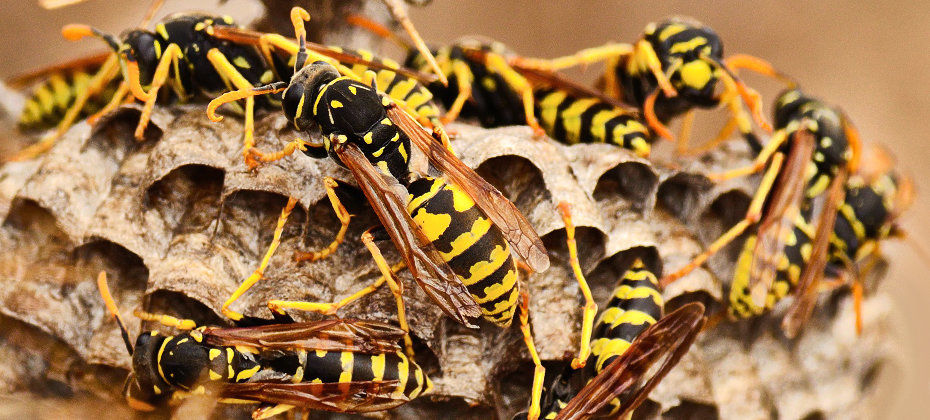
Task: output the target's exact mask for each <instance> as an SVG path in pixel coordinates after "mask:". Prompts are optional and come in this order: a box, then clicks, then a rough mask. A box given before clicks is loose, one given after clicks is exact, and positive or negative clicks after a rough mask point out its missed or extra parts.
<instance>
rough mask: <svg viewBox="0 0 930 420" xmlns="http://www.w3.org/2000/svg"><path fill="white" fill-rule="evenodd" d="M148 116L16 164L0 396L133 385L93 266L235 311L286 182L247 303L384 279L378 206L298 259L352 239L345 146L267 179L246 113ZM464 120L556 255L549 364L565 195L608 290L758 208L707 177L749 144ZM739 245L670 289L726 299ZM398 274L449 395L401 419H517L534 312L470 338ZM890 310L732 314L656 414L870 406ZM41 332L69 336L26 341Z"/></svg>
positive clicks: (372, 313) (441, 391) (878, 300)
mask: <svg viewBox="0 0 930 420" xmlns="http://www.w3.org/2000/svg"><path fill="white" fill-rule="evenodd" d="M137 117H138V110H137V109H135V108H131V107H128V108H122V109H121V110H120V111H118V112H117V113H116V114H115V115H113V116H110V117H108V118H107V119H105V120H103V121H101V122H100V123H99V124H98V125H97V126H96V127H95V128H94V129H93V130H91V129H90V128H89V127H88V126H86V125H84V124H80V125H78V126H76V127H75V128H73V129H72V130H71V131H70V132H69V134H68V135H67V136H66V137H65V138H64V139H63V140H62V141H61V142H60V143H59V144H58V145H57V146H56V147H55V148H54V149H53V150H52V151H51V152H50V153H48V154H47V155H46V156H44V157H42V158H41V159H40V160H39V161H37V162H29V163H23V164H10V165H6V166H4V167H2V168H0V194H2V197H0V210H2V214H0V216H3V217H4V223H3V225H2V227H0V246H2V250H3V252H2V256H0V279H2V280H0V313H2V315H3V318H2V319H3V320H4V322H5V325H4V333H3V338H2V341H0V354H14V355H17V356H16V357H3V358H0V360H2V362H0V363H2V364H3V367H4V369H0V371H2V372H7V373H10V372H16V374H9V375H0V389H4V390H7V391H9V392H27V393H28V392H35V391H36V386H35V384H37V383H38V384H46V383H48V382H49V381H54V383H56V384H59V387H60V388H63V389H64V390H65V391H62V392H65V393H66V394H74V393H77V394H79V395H84V392H85V391H90V392H92V393H94V394H104V395H108V397H107V398H118V397H116V396H114V395H115V394H116V393H118V391H119V385H120V384H121V383H122V382H121V380H120V379H119V378H120V375H123V374H125V371H124V370H121V369H125V368H127V367H128V364H129V359H128V357H127V356H126V354H125V350H124V349H123V347H122V343H121V342H120V340H119V336H118V333H117V329H116V326H115V324H114V323H113V322H112V321H111V320H109V318H108V317H107V316H106V315H105V312H104V308H103V304H102V302H101V301H100V299H99V297H98V296H97V291H96V288H95V285H94V282H93V279H94V276H95V274H96V272H97V271H99V270H101V269H103V270H107V271H108V272H109V273H110V275H111V288H112V289H113V290H114V293H115V297H116V299H117V301H118V302H119V303H120V305H121V307H122V310H123V312H124V313H126V314H128V313H130V312H131V311H132V310H133V309H134V308H139V307H141V306H142V305H143V303H147V305H148V307H149V308H151V309H153V310H157V311H161V312H168V313H171V314H175V315H179V316H184V317H192V318H194V319H196V320H198V321H201V322H204V323H222V322H223V321H222V319H221V317H220V316H219V315H218V310H219V307H220V305H221V304H222V302H223V300H225V298H226V297H227V296H229V294H230V293H231V292H232V291H233V290H234V288H235V287H236V286H237V285H238V284H239V283H240V282H241V281H242V280H243V279H245V278H246V277H247V276H248V275H249V274H250V273H251V271H252V270H253V269H254V268H255V267H256V265H257V263H258V261H259V260H260V258H261V255H262V253H263V252H264V250H265V247H266V246H267V244H268V242H269V240H270V237H271V233H272V228H273V225H274V222H275V219H276V218H277V216H278V214H279V212H280V210H281V208H282V206H283V205H284V203H285V201H286V197H287V196H293V197H297V198H298V199H299V203H300V205H299V208H298V209H297V210H296V211H295V212H294V214H293V215H292V216H291V219H290V222H289V223H288V224H287V226H286V229H285V232H284V241H283V243H282V246H281V247H280V248H279V250H278V252H277V254H276V256H275V257H274V258H273V259H272V262H271V268H270V269H269V270H268V272H267V273H266V278H265V280H263V281H261V282H260V283H259V284H258V285H257V286H256V287H255V288H253V289H252V290H251V291H250V292H249V293H248V294H246V295H245V297H244V298H243V299H242V300H240V301H239V302H237V304H236V305H235V307H234V309H237V310H239V311H244V312H245V313H247V314H252V315H259V316H264V315H266V311H265V309H264V305H265V303H266V302H267V301H268V300H269V299H272V298H285V299H301V300H309V301H334V300H338V299H341V298H344V297H346V296H348V295H349V294H351V293H352V292H354V291H356V290H358V289H359V288H361V287H364V286H365V285H367V284H368V283H369V282H371V281H373V280H374V279H375V278H376V277H377V269H376V268H375V266H374V265H373V264H372V263H371V259H370V256H369V255H368V253H367V251H366V250H365V249H364V247H363V246H361V245H360V244H359V242H358V241H357V238H358V236H359V234H360V233H361V232H362V230H364V229H365V228H367V227H369V226H371V225H373V224H374V223H375V222H376V219H375V217H374V216H373V215H370V214H362V215H359V216H358V217H355V218H353V221H352V226H351V228H350V230H349V234H348V236H347V238H348V240H347V241H346V243H345V244H344V245H343V246H342V247H340V248H339V250H338V252H336V254H334V255H333V256H331V257H329V258H327V259H325V260H323V261H318V262H315V263H303V264H298V263H294V262H293V261H292V259H291V256H292V255H293V253H294V252H295V251H298V250H316V249H320V248H322V247H323V246H325V245H326V244H328V243H329V241H330V240H331V239H332V238H333V237H334V235H335V232H336V230H337V228H338V222H337V220H336V218H335V216H334V215H333V214H332V210H331V209H330V206H329V203H328V201H326V199H325V197H324V192H323V190H322V184H321V177H322V176H324V175H330V176H334V177H336V178H338V179H342V180H346V181H351V176H350V174H349V173H348V172H347V171H345V170H344V169H341V168H339V167H338V166H336V165H335V164H334V163H332V162H331V161H330V160H328V159H323V160H314V159H311V158H308V157H306V156H303V155H299V156H294V157H292V158H289V159H285V160H282V161H280V162H277V163H274V164H269V165H265V166H263V167H261V168H260V169H258V170H257V171H254V172H249V171H247V170H246V169H245V167H244V165H243V163H242V158H241V154H240V150H241V144H240V139H241V124H240V122H239V121H238V119H237V118H235V117H229V118H226V120H225V121H223V122H222V123H217V124H214V123H210V122H209V121H208V120H207V119H206V118H205V116H204V114H203V107H202V106H187V107H174V108H171V110H170V111H169V110H167V109H159V110H157V112H156V115H155V118H154V120H153V124H152V127H151V128H150V129H149V133H148V139H147V140H146V141H144V142H136V141H135V140H134V139H132V137H131V136H132V129H131V127H132V126H133V124H134V122H135V120H136V119H137ZM450 128H451V129H453V130H455V131H457V132H458V133H459V136H458V138H457V139H456V140H455V142H454V147H455V148H456V150H457V151H458V152H459V154H460V155H461V156H462V159H463V160H464V161H465V162H466V163H467V164H468V165H470V166H472V167H474V168H476V169H477V171H478V172H479V173H480V174H481V175H483V176H485V177H486V178H487V179H488V180H490V181H491V182H492V183H494V184H496V185H497V186H498V187H499V188H500V189H501V190H502V191H504V193H505V194H506V195H508V196H509V197H511V198H512V200H513V201H514V202H515V203H516V205H517V206H518V207H519V208H520V209H521V210H522V211H523V212H524V213H525V214H526V215H527V217H528V218H529V220H530V221H531V223H532V224H533V225H534V226H536V228H537V230H538V232H539V233H540V235H542V236H543V239H544V241H545V243H546V245H547V246H548V247H549V250H550V253H551V256H552V259H553V261H552V262H553V264H552V268H551V269H550V270H549V271H547V272H545V273H538V274H535V275H533V276H532V277H531V278H530V279H528V284H529V292H530V294H531V299H532V300H531V304H530V307H531V311H532V322H533V329H534V332H535V336H536V342H537V346H538V348H539V351H540V354H541V356H542V357H543V358H544V359H545V360H546V361H547V365H548V367H550V371H551V372H558V371H559V370H560V369H561V366H563V365H564V363H565V361H566V358H567V357H570V356H571V355H572V354H573V352H575V351H576V350H577V342H578V335H579V322H580V315H581V313H580V311H579V306H580V304H581V296H580V293H579V291H578V288H577V286H576V283H575V280H574V278H573V277H572V276H571V272H570V270H569V267H568V264H567V254H566V250H565V245H564V238H565V231H564V226H563V225H562V221H561V219H560V218H559V216H558V214H557V212H556V205H557V204H558V203H559V202H560V201H568V202H570V203H571V204H572V209H573V213H574V218H575V222H576V224H577V225H578V226H579V227H580V229H579V235H578V236H579V240H580V243H579V247H580V249H581V252H582V264H583V266H584V268H585V270H586V271H587V272H588V274H589V281H590V282H591V284H592V286H593V288H594V290H595V293H596V297H597V298H598V301H599V302H604V301H605V297H606V296H607V294H608V293H609V291H610V289H611V288H612V287H613V285H614V283H615V282H616V280H617V278H618V276H619V275H620V273H622V272H623V270H624V269H625V267H626V266H627V265H628V264H629V263H630V262H631V259H632V258H634V257H636V256H640V257H644V258H645V259H646V261H647V262H649V263H651V264H653V266H656V267H661V266H662V265H663V262H664V265H665V267H666V268H667V269H668V268H676V267H678V266H679V265H680V264H682V263H684V262H685V261H687V260H688V259H690V258H691V257H693V256H694V255H695V254H696V253H698V252H700V250H701V244H700V242H698V241H696V240H695V239H694V238H695V237H697V238H699V239H700V240H704V241H706V240H708V239H710V238H713V237H714V236H716V235H717V234H718V233H719V232H720V231H722V230H723V228H725V227H726V226H729V225H730V224H732V223H733V222H734V221H735V220H736V219H738V218H739V217H740V216H741V214H742V212H743V211H744V210H745V207H746V205H747V203H748V201H749V198H748V192H749V191H751V187H752V184H747V181H746V180H742V181H738V182H736V183H734V184H732V185H725V186H711V185H710V184H709V183H708V182H707V181H706V179H705V178H704V177H702V176H700V175H697V174H698V173H700V172H701V171H703V170H706V168H713V167H715V166H716V165H719V164H721V163H726V164H728V165H733V164H737V163H740V162H744V161H745V152H744V151H743V150H742V149H740V148H739V147H733V148H731V149H727V150H726V151H724V152H720V153H716V154H714V155H713V156H712V157H711V158H708V159H707V160H705V161H702V162H699V163H696V164H695V165H694V166H693V167H692V168H688V169H689V172H680V171H677V170H672V169H668V168H666V167H659V166H654V165H653V164H652V163H650V162H649V161H646V160H643V159H639V158H635V157H633V156H631V155H629V154H627V153H626V152H625V151H622V150H619V149H616V148H612V147H609V146H604V145H580V146H572V147H567V146H563V145H560V144H557V143H555V142H552V141H550V140H542V141H540V140H534V139H532V138H531V137H530V130H529V129H528V128H526V127H510V128H501V129H496V130H484V129H480V128H476V127H472V126H468V125H461V124H459V125H453V126H452V127H450ZM296 135H297V133H294V132H293V131H292V130H291V129H290V128H288V127H287V124H285V121H284V119H283V117H282V116H281V115H279V114H273V115H268V116H266V117H264V118H263V119H261V120H260V121H259V122H258V124H257V134H256V137H257V140H258V145H259V147H261V148H262V149H264V150H271V149H274V148H279V147H281V146H283V145H284V144H285V143H286V142H287V141H289V140H291V139H292V138H293V137H295V136H296ZM689 226H691V227H697V228H699V230H696V231H692V230H690V229H689ZM382 248H383V250H384V251H385V255H386V256H387V258H388V259H389V260H390V261H397V260H399V257H398V256H397V255H396V253H395V252H394V250H393V247H392V246H391V245H390V244H389V243H384V245H383V246H382ZM660 257H661V258H660ZM732 259H733V254H732V252H731V253H724V254H723V255H721V257H720V258H717V259H716V260H714V261H713V263H712V264H711V268H712V269H711V270H710V271H707V270H703V269H700V270H697V271H696V272H695V273H693V274H692V275H690V276H689V277H687V278H685V279H683V280H682V281H680V282H678V283H676V284H675V285H674V288H670V290H667V291H666V295H667V296H666V298H668V299H670V300H672V301H673V302H682V301H688V300H702V301H704V302H705V303H714V302H719V301H720V300H721V299H722V297H723V296H724V295H723V288H724V284H725V283H726V282H727V279H728V278H729V272H730V271H729V270H730V268H729V266H730V265H731V264H732ZM402 277H405V280H406V281H407V286H408V287H407V288H406V290H407V294H406V302H407V309H408V314H409V315H408V316H409V317H410V323H411V326H412V330H413V334H414V335H415V337H416V340H417V342H418V343H419V346H418V347H419V352H418V358H419V360H420V362H421V363H423V364H425V365H426V366H428V368H429V369H430V370H431V377H432V378H433V380H434V382H435V385H436V387H435V391H434V392H433V394H432V396H430V397H424V398H421V399H420V400H418V401H416V402H414V403H411V404H409V405H408V406H405V407H402V408H400V409H398V410H396V411H395V414H396V415H397V416H398V417H409V418H415V417H416V416H428V415H431V414H437V413H440V412H441V413H443V414H444V415H446V416H449V415H450V414H460V415H462V416H465V417H474V418H486V417H487V416H490V415H500V416H504V417H509V416H510V415H511V414H512V413H513V412H514V411H516V410H519V409H521V408H522V407H524V406H525V402H526V396H527V390H528V384H529V382H530V373H531V364H530V362H529V360H528V357H527V354H526V351H525V350H524V349H523V344H522V340H521V337H520V333H519V329H518V328H517V326H516V325H514V326H512V327H511V328H510V329H508V330H500V329H498V328H496V327H493V326H490V325H484V326H483V328H482V329H481V330H480V331H472V330H466V329H464V328H462V327H460V326H458V325H456V324H454V323H452V322H451V321H449V320H447V319H445V318H444V317H443V316H441V315H442V313H441V312H440V311H439V310H438V309H437V307H436V306H435V305H433V304H432V303H431V302H430V301H429V300H428V299H427V298H426V297H425V295H424V294H423V292H422V291H420V290H419V288H418V287H416V286H415V285H414V284H413V283H412V282H411V281H410V279H409V276H408V275H407V274H403V275H402ZM713 306H716V307H715V308H714V309H719V307H720V306H719V305H716V304H715V305H713ZM889 307H890V304H889V303H888V301H887V299H886V298H885V297H883V296H874V297H872V298H870V299H869V300H868V301H867V304H866V312H867V314H868V318H867V319H866V324H865V333H864V335H863V336H862V337H860V338H856V337H855V336H854V335H853V334H852V324H853V323H852V319H851V316H852V315H851V310H850V309H849V302H848V299H847V297H846V296H845V295H842V294H837V295H835V296H831V297H830V298H825V299H824V304H823V305H821V307H820V308H819V309H818V311H817V313H816V315H815V318H814V320H813V321H812V322H811V325H810V327H809V328H808V329H807V332H806V334H805V335H804V336H803V338H801V339H800V340H797V341H794V342H789V341H786V340H784V339H783V338H782V336H781V335H780V333H779V332H778V330H777V328H776V325H777V322H773V321H772V319H770V318H763V319H760V320H754V321H747V322H743V323H738V324H731V323H723V324H720V325H719V326H718V327H716V328H715V329H713V330H711V331H709V332H707V333H705V334H703V335H702V337H701V338H700V340H699V342H698V344H697V345H696V346H695V347H694V349H693V350H692V351H691V353H690V354H689V355H688V356H687V357H686V358H685V359H684V361H683V362H682V363H681V365H680V366H679V367H678V368H677V369H676V370H674V371H673V372H672V374H671V375H670V376H669V377H668V378H667V380H666V381H665V382H663V383H662V384H661V386H660V387H659V388H658V389H657V390H656V391H655V392H654V393H653V395H652V400H651V401H650V402H649V403H648V404H646V405H645V406H644V407H643V409H641V410H640V412H639V415H640V416H642V417H643V418H651V417H658V416H660V414H661V413H664V416H665V417H663V418H689V416H691V415H693V414H694V413H701V414H707V415H710V414H713V415H716V416H719V417H720V418H768V417H776V416H777V417H779V418H782V419H793V418H806V417H807V416H809V415H811V414H812V413H822V414H824V415H827V416H828V417H847V416H848V415H851V414H852V413H861V412H863V411H862V410H865V409H866V408H868V407H869V406H870V401H871V400H870V399H869V398H868V396H869V395H870V394H871V391H872V389H871V379H872V378H873V377H874V375H875V372H876V369H877V368H878V366H880V364H881V362H882V361H884V360H885V359H886V354H887V353H888V346H889V344H888V341H889V340H888V337H886V336H885V334H886V331H887V330H888V328H887V326H888V320H887V317H886V315H887V314H888V311H889ZM394 312H395V310H394V303H393V299H392V298H391V296H390V293H389V291H388V290H386V289H382V290H380V291H378V292H377V293H375V294H373V295H372V296H370V297H367V298H365V299H363V300H362V301H360V302H357V303H355V304H352V305H350V306H348V307H346V308H344V309H343V310H341V311H340V312H339V315H340V316H343V317H355V318H364V319H374V320H381V321H388V322H391V321H393V320H394V319H395V315H394ZM295 315H297V316H298V317H307V318H313V317H318V316H317V315H308V314H295ZM145 327H147V328H152V327H154V326H152V325H146V326H145ZM129 328H130V329H131V330H132V331H138V330H139V328H140V325H139V322H138V321H136V320H134V319H132V318H130V322H129ZM24 331H27V332H28V334H29V335H31V336H38V337H41V338H42V340H45V341H46V342H53V343H55V344H56V345H54V346H52V345H46V344H38V345H37V344H35V343H34V341H36V340H20V339H17V337H21V336H22V335H23V334H26V332H24ZM23 349H26V350H25V351H24V350H23ZM48 349H56V350H55V351H51V350H48ZM36 355H43V356H46V357H45V358H37V357H36ZM47 360H53V361H55V362H49V361H47ZM62 360H64V361H62ZM22 366H35V368H34V369H30V370H28V371H23V369H22ZM114 378H116V379H114ZM56 395H60V393H59V394H56ZM440 410H441V411H440ZM450 410H451V411H450ZM696 410H697V411H696ZM702 417H703V416H702Z"/></svg>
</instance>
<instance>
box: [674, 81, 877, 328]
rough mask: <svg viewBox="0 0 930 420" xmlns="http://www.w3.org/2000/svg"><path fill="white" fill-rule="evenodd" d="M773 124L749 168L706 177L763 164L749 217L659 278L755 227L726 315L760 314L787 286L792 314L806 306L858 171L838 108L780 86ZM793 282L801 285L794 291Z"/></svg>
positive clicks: (854, 146) (857, 151)
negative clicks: (794, 294) (793, 298)
mask: <svg viewBox="0 0 930 420" xmlns="http://www.w3.org/2000/svg"><path fill="white" fill-rule="evenodd" d="M775 124H776V131H775V133H774V134H773V135H772V137H771V138H770V139H769V141H768V143H767V144H765V145H764V146H761V145H756V146H755V148H756V150H757V151H758V155H757V156H756V159H755V161H754V162H753V164H752V165H750V166H748V167H745V168H739V169H735V170H732V171H729V172H727V173H724V174H720V175H712V176H711V179H716V180H722V179H727V178H729V177H732V176H741V175H746V174H750V173H754V172H757V171H759V170H761V169H763V168H765V167H766V165H768V169H766V171H765V174H764V175H763V177H762V181H761V182H760V185H759V188H758V190H757V192H756V194H755V196H754V197H753V199H752V202H751V203H750V205H749V210H748V211H747V213H746V217H745V218H744V219H743V220H741V221H740V222H738V223H737V224H736V225H735V226H733V227H732V228H731V229H730V230H728V231H727V232H725V233H724V234H723V235H722V236H721V237H720V238H718V239H717V240H716V241H714V242H713V243H711V244H710V245H709V246H708V247H707V249H706V250H705V251H704V252H703V253H702V254H701V255H698V256H697V257H696V258H695V259H694V260H693V261H692V262H691V263H689V264H687V265H686V266H685V267H683V268H682V269H680V270H678V271H676V272H674V273H672V274H670V275H668V276H666V277H665V278H663V281H662V284H663V285H667V284H669V283H671V282H673V281H675V280H677V279H678V278H680V277H682V276H684V275H685V274H687V273H688V272H690V271H691V270H693V269H694V268H696V267H698V266H700V265H701V264H703V263H704V262H705V261H706V260H707V258H708V257H710V256H711V255H713V254H714V253H716V252H717V251H719V250H720V249H722V248H723V247H724V246H725V245H726V244H728V243H729V242H731V241H733V240H734V239H736V238H737V237H738V236H739V235H741V234H742V233H743V232H745V231H746V230H747V229H749V228H750V227H753V226H755V232H754V233H753V234H752V235H751V236H750V237H749V239H748V240H747V242H746V244H744V251H743V253H742V255H741V257H740V260H739V262H738V263H737V266H736V269H735V273H734V281H733V283H732V286H731V298H730V303H731V314H733V315H739V316H751V315H757V314H759V313H761V312H762V311H764V309H765V308H767V307H771V305H773V304H774V301H775V300H776V298H780V297H781V296H784V295H786V294H787V293H788V291H789V289H791V290H797V291H803V292H800V293H801V295H800V296H804V298H803V299H798V301H797V303H796V305H795V307H796V308H797V309H792V310H791V312H792V313H793V312H795V311H800V310H801V307H802V306H805V305H809V304H811V303H808V301H809V300H810V298H809V293H808V292H807V290H808V288H809V286H808V285H809V284H810V283H811V282H812V281H813V280H814V279H817V278H819V277H820V276H822V273H823V271H824V268H825V265H826V263H827V259H828V254H829V246H830V242H831V241H830V238H831V236H832V232H833V226H834V220H835V218H836V215H837V208H838V207H839V206H840V203H842V202H843V192H844V189H843V186H844V185H845V183H846V180H847V178H848V176H849V174H854V173H856V171H857V168H858V165H859V160H860V155H861V145H860V140H859V136H858V132H857V131H856V130H855V128H854V127H853V126H852V124H851V123H850V122H849V120H848V118H847V117H846V116H845V115H844V114H843V113H842V112H841V111H840V110H838V109H836V108H833V107H831V106H828V105H825V104H824V103H822V102H820V101H819V100H816V99H814V98H811V97H809V96H806V95H804V94H803V93H802V92H801V91H799V90H797V89H789V90H787V91H785V92H784V93H782V94H781V95H780V96H779V97H778V99H777V100H776V103H775ZM817 207H819V209H820V210H819V212H817V213H818V215H816V216H817V218H816V219H815V218H814V217H815V214H814V213H815V208H817ZM805 232H806V234H805ZM804 236H807V237H809V238H810V242H809V243H805V241H803V240H801V239H800V238H802V237H804ZM779 271H784V273H783V280H786V281H779V278H780V275H779ZM793 281H796V282H799V284H800V286H798V287H797V288H792V287H791V284H792V282H793ZM792 317H794V316H793V315H792V316H790V317H789V318H792ZM789 324H792V325H791V326H789V327H788V328H786V332H787V333H788V334H789V335H793V334H794V333H795V332H796V331H797V330H796V328H795V327H794V325H796V323H794V322H789Z"/></svg>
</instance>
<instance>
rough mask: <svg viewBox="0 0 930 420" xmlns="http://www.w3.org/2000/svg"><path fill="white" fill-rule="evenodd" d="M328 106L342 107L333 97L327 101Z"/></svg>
mask: <svg viewBox="0 0 930 420" xmlns="http://www.w3.org/2000/svg"><path fill="white" fill-rule="evenodd" d="M329 106H330V107H331V108H342V102H339V101H337V100H335V99H333V100H331V101H329Z"/></svg>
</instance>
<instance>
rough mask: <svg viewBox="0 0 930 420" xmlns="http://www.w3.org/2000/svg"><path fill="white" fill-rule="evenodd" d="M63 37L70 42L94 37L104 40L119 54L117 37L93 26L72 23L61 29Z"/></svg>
mask: <svg viewBox="0 0 930 420" xmlns="http://www.w3.org/2000/svg"><path fill="white" fill-rule="evenodd" d="M61 36H63V37H64V38H65V39H67V40H68V41H77V40H79V39H81V38H85V37H88V36H93V37H97V38H100V39H102V40H103V41H104V42H106V43H107V45H109V46H110V48H111V49H113V51H116V52H119V40H118V39H116V37H115V36H113V35H110V34H108V33H106V32H103V31H101V30H99V29H97V28H94V27H93V26H89V25H82V24H77V23H71V24H67V25H65V26H63V27H62V28H61Z"/></svg>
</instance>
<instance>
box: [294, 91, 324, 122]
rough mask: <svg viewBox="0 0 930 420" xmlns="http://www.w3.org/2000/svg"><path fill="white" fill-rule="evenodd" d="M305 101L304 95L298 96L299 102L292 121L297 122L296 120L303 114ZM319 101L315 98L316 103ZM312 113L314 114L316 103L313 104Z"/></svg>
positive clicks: (305, 95) (305, 96)
mask: <svg viewBox="0 0 930 420" xmlns="http://www.w3.org/2000/svg"><path fill="white" fill-rule="evenodd" d="M305 99H307V94H306V93H304V94H303V95H300V100H299V101H298V102H297V111H296V112H295V113H294V120H297V119H298V118H300V116H301V115H302V114H303V113H304V100H305ZM319 100H320V98H319V97H317V102H319ZM313 113H314V114H316V103H314V104H313Z"/></svg>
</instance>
